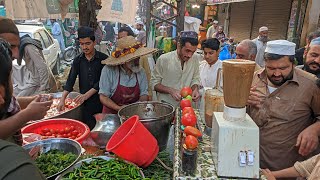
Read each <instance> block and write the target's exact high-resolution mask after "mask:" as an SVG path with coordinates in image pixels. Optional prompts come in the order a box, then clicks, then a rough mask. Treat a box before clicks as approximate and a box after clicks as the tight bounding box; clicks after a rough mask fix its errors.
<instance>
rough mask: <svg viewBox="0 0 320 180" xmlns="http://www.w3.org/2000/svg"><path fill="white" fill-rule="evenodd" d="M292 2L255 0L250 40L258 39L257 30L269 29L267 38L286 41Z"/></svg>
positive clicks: (290, 0)
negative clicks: (262, 27) (264, 27)
mask: <svg viewBox="0 0 320 180" xmlns="http://www.w3.org/2000/svg"><path fill="white" fill-rule="evenodd" d="M291 4H292V0H256V6H255V14H254V20H253V26H252V29H251V31H252V36H251V39H254V38H256V37H258V34H259V28H260V27H261V26H267V27H268V28H269V38H270V39H272V40H275V39H286V38H287V37H286V36H287V30H288V23H289V17H290V11H291Z"/></svg>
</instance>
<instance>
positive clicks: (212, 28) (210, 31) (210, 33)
mask: <svg viewBox="0 0 320 180" xmlns="http://www.w3.org/2000/svg"><path fill="white" fill-rule="evenodd" d="M217 32H218V21H217V20H214V21H213V23H212V25H211V26H210V27H209V29H208V31H207V39H209V38H213V35H214V34H216V33H217Z"/></svg>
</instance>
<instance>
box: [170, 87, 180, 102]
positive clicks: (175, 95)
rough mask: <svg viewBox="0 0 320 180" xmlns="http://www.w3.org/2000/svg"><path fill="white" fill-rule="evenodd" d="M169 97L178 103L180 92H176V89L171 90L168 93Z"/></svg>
mask: <svg viewBox="0 0 320 180" xmlns="http://www.w3.org/2000/svg"><path fill="white" fill-rule="evenodd" d="M170 95H171V96H172V98H173V99H174V100H176V101H180V100H181V95H180V91H178V90H176V89H171V91H170Z"/></svg>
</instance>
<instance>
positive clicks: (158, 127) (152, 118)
mask: <svg viewBox="0 0 320 180" xmlns="http://www.w3.org/2000/svg"><path fill="white" fill-rule="evenodd" d="M174 111H175V109H174V107H173V106H172V105H171V104H169V103H164V102H158V101H146V102H137V103H133V104H129V105H127V106H125V107H123V108H122V109H120V110H119V112H118V116H119V117H120V119H121V121H122V122H123V121H125V120H127V119H128V118H129V117H131V116H133V115H138V116H139V118H140V121H141V122H142V124H143V125H144V126H145V127H146V128H147V129H148V130H149V131H150V132H151V134H152V135H153V136H154V137H155V138H156V139H157V141H158V145H159V148H160V151H162V150H164V149H165V148H166V146H167V141H168V137H169V131H170V125H171V122H172V120H173V117H174Z"/></svg>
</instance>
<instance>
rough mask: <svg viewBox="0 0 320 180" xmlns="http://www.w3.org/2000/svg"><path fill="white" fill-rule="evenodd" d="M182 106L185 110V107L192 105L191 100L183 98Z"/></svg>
mask: <svg viewBox="0 0 320 180" xmlns="http://www.w3.org/2000/svg"><path fill="white" fill-rule="evenodd" d="M180 107H181V109H182V110H183V109H184V108H185V107H191V101H189V100H188V99H182V100H181V101H180Z"/></svg>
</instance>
